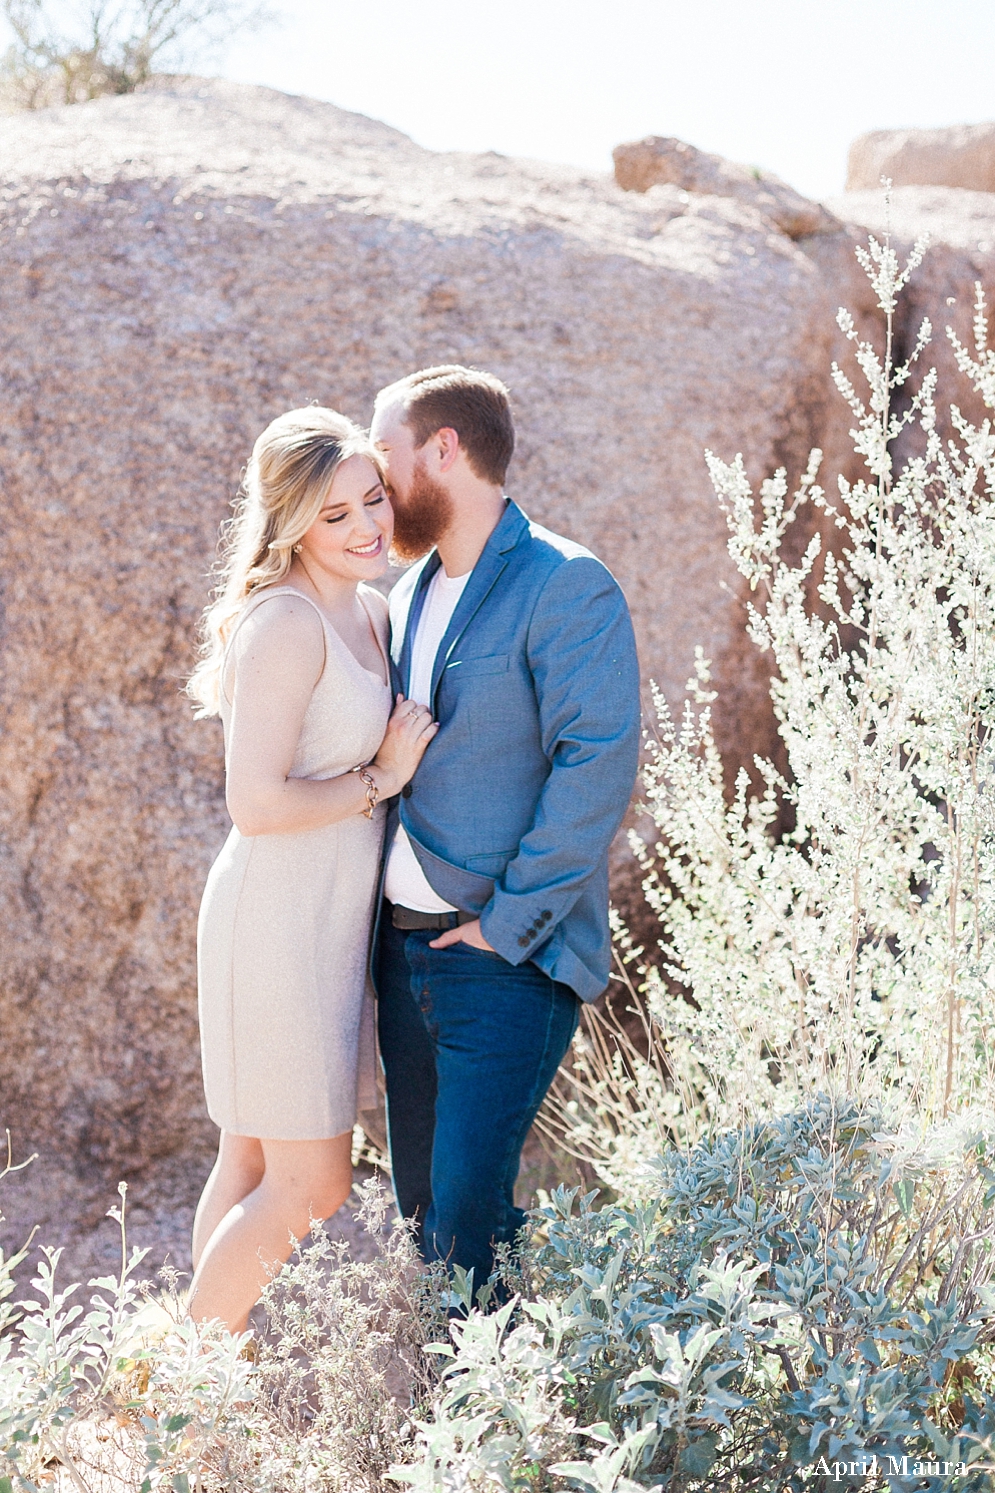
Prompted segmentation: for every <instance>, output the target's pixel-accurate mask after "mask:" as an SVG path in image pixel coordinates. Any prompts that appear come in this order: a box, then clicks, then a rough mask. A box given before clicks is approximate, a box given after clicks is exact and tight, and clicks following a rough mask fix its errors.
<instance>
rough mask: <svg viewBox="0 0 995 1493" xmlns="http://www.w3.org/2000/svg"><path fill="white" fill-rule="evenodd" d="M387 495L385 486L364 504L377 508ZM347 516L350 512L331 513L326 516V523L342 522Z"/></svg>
mask: <svg viewBox="0 0 995 1493" xmlns="http://www.w3.org/2000/svg"><path fill="white" fill-rule="evenodd" d="M386 496H387V494H386V493H385V492H384V491H383V488H381V489H380V491H379V492H378V493H377V494H376V495H375V496H374V497H372V498H368V499H367V500H366V503H365V505H364V506H365V507H367V508H376V507H377V505H378V504H379V503H382V502H383V501H384V500H385V498H386ZM347 517H348V512H345V513H329V514H327V515H326V517H325V523H326V524H340V523H341V522H342V520H343V519H344V518H347Z"/></svg>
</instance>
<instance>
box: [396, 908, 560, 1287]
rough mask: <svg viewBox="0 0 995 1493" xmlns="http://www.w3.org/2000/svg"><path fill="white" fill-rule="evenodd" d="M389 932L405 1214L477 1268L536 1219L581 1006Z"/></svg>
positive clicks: (547, 985) (483, 1273)
mask: <svg viewBox="0 0 995 1493" xmlns="http://www.w3.org/2000/svg"><path fill="white" fill-rule="evenodd" d="M438 936H439V935H438V934H437V933H432V932H423V931H421V930H418V931H417V932H411V933H407V932H402V931H401V930H400V929H397V928H394V927H393V926H392V925H391V923H390V917H389V910H388V911H385V914H384V916H383V918H382V919H381V924H380V936H379V943H378V948H377V957H376V961H375V972H376V986H377V995H378V998H379V1030H380V1052H381V1055H382V1057H383V1064H384V1071H385V1073H386V1077H387V1128H388V1133H389V1136H390V1155H391V1167H392V1170H393V1178H394V1192H395V1195H396V1197H397V1205H398V1208H399V1209H400V1211H401V1213H402V1214H403V1215H404V1217H405V1218H413V1219H415V1220H416V1222H417V1228H418V1244H419V1248H420V1249H421V1252H422V1254H423V1255H424V1257H425V1259H426V1260H445V1261H447V1263H448V1264H450V1265H454V1264H455V1265H462V1266H463V1268H464V1269H465V1270H470V1269H472V1270H473V1273H474V1282H475V1286H476V1287H479V1286H481V1285H483V1283H484V1281H486V1279H487V1277H488V1276H489V1275H490V1273H491V1270H492V1268H493V1264H494V1245H495V1243H499V1242H502V1241H508V1242H509V1243H510V1242H512V1241H513V1240H514V1238H515V1235H516V1234H517V1232H518V1230H519V1229H520V1228H521V1226H522V1224H523V1223H524V1222H525V1214H524V1213H523V1212H522V1210H521V1209H520V1208H516V1207H515V1200H514V1188H515V1179H516V1177H517V1176H518V1166H519V1161H520V1158H521V1152H522V1146H523V1144H524V1142H525V1137H526V1135H527V1134H528V1132H529V1127H530V1126H531V1124H532V1121H533V1120H534V1119H535V1116H536V1113H537V1112H538V1109H539V1106H540V1105H541V1104H542V1101H543V1099H544V1098H545V1095H546V1090H547V1089H548V1088H549V1085H550V1084H551V1083H552V1081H553V1078H554V1076H555V1074H556V1070H557V1068H558V1067H559V1066H560V1063H561V1062H562V1060H563V1057H564V1055H565V1053H566V1051H567V1048H568V1047H569V1046H570V1041H571V1038H572V1037H573V1034H574V1031H575V1030H576V1027H577V1017H578V1011H579V1001H578V999H577V997H576V995H575V994H574V993H573V991H572V990H571V989H570V988H569V987H568V986H566V985H561V984H558V983H557V982H556V981H555V980H551V979H550V978H549V976H548V975H545V974H543V972H542V970H540V969H538V968H537V966H536V965H534V964H531V963H526V964H521V965H517V966H516V965H513V964H509V963H508V962H507V960H505V959H502V958H501V956H500V955H499V954H489V953H486V952H484V951H482V950H479V949H473V948H471V947H470V946H469V945H468V944H463V943H460V944H455V945H453V946H452V947H451V948H448V949H431V948H429V942H430V940H431V939H433V938H438Z"/></svg>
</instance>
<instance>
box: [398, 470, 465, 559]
mask: <svg viewBox="0 0 995 1493" xmlns="http://www.w3.org/2000/svg"><path fill="white" fill-rule="evenodd" d="M452 516H453V505H452V501H451V499H450V497H449V494H448V493H447V492H446V489H445V488H444V487H443V486H442V484H441V483H439V482H435V481H433V479H432V478H431V477H430V476H429V475H428V473H427V472H426V470H425V462H424V460H421V459H420V460H419V461H418V462H417V463H416V465H415V469H414V475H413V477H412V479H411V487H410V488H409V490H408V493H407V496H406V497H405V499H404V502H403V504H402V503H401V502H400V500H399V499H398V497H397V496H396V495H395V497H394V546H393V547H394V552H395V554H396V555H397V558H398V559H399V560H402V561H404V562H405V563H407V562H409V561H411V560H420V559H421V557H422V555H426V554H428V551H429V550H430V549H431V548H432V546H433V545H435V544H438V542H439V540H440V539H441V538H442V536H443V534H444V533H445V532H446V530H447V529H448V528H449V524H450V522H451V520H452Z"/></svg>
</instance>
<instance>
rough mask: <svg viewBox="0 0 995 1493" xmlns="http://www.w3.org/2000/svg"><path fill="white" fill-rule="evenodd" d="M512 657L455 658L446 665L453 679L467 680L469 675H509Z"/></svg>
mask: <svg viewBox="0 0 995 1493" xmlns="http://www.w3.org/2000/svg"><path fill="white" fill-rule="evenodd" d="M510 657H511V655H510V654H508V653H488V654H487V655H486V657H484V658H454V659H452V660H451V661H450V662H449V663H448V664H446V669H445V672H446V673H447V674H448V675H449V677H450V678H451V679H465V678H466V676H467V675H468V674H507V672H508V663H509V660H510Z"/></svg>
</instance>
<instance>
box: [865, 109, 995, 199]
mask: <svg viewBox="0 0 995 1493" xmlns="http://www.w3.org/2000/svg"><path fill="white" fill-rule="evenodd" d="M882 176H886V177H889V178H890V179H891V181H892V182H893V184H894V185H895V186H896V187H964V188H966V189H967V190H968V191H969V192H995V124H957V125H953V126H951V128H950V129H945V130H875V131H874V132H873V133H872V134H869V135H861V136H859V138H858V139H856V140H855V141H854V142H853V144H852V145H851V147H850V156H849V161H848V163H847V175H846V189H847V191H848V192H859V191H864V190H868V189H872V190H875V191H878V190H880V185H881V178H882Z"/></svg>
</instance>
